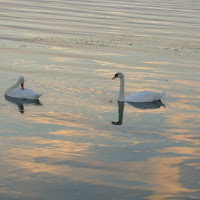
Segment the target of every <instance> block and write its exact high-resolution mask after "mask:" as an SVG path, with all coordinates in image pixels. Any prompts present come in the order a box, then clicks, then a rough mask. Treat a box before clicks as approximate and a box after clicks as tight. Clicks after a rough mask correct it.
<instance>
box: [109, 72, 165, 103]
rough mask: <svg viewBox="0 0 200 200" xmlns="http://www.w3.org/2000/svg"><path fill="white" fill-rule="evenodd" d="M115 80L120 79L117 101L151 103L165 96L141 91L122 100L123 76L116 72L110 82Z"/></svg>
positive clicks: (162, 93) (160, 93) (161, 93)
mask: <svg viewBox="0 0 200 200" xmlns="http://www.w3.org/2000/svg"><path fill="white" fill-rule="evenodd" d="M115 78H120V91H119V98H118V101H126V102H153V101H158V100H160V99H161V97H162V96H163V95H164V94H165V92H152V91H141V92H137V93H135V94H132V95H130V96H128V97H126V98H124V74H122V73H121V72H118V73H116V74H115V76H114V77H113V78H112V80H113V79H115Z"/></svg>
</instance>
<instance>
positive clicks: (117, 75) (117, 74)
mask: <svg viewBox="0 0 200 200" xmlns="http://www.w3.org/2000/svg"><path fill="white" fill-rule="evenodd" d="M122 77H124V74H122V73H121V72H117V73H116V74H115V75H114V77H113V78H112V80H113V79H115V78H122Z"/></svg>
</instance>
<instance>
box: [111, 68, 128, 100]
mask: <svg viewBox="0 0 200 200" xmlns="http://www.w3.org/2000/svg"><path fill="white" fill-rule="evenodd" d="M115 78H120V90H119V97H118V101H124V100H125V99H124V74H122V73H121V72H117V73H116V74H115V76H114V77H113V78H112V80H113V79H115Z"/></svg>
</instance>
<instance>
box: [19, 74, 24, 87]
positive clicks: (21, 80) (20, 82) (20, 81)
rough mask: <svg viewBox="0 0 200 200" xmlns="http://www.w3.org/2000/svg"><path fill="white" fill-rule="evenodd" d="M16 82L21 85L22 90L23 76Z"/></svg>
mask: <svg viewBox="0 0 200 200" xmlns="http://www.w3.org/2000/svg"><path fill="white" fill-rule="evenodd" d="M17 84H19V85H21V88H22V90H24V77H23V76H20V77H19V79H18V81H17Z"/></svg>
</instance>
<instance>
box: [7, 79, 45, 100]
mask: <svg viewBox="0 0 200 200" xmlns="http://www.w3.org/2000/svg"><path fill="white" fill-rule="evenodd" d="M20 85H21V88H20V87H19V86H20ZM41 95H42V94H38V93H36V92H34V91H33V90H30V89H26V88H24V77H23V76H20V77H19V79H18V81H17V83H15V84H14V85H13V86H11V87H9V88H8V89H7V90H6V91H5V96H8V97H12V98H18V99H38V98H39V97H40V96H41Z"/></svg>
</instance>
